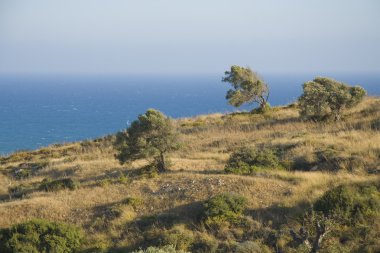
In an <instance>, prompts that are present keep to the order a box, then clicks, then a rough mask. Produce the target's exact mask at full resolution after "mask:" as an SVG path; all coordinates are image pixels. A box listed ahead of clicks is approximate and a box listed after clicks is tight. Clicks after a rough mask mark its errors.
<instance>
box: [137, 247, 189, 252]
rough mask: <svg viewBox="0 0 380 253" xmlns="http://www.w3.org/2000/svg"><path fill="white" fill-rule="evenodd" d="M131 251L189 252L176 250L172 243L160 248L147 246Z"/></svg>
mask: <svg viewBox="0 0 380 253" xmlns="http://www.w3.org/2000/svg"><path fill="white" fill-rule="evenodd" d="M132 253H189V252H186V251H183V250H176V249H175V247H174V246H173V245H168V246H164V247H162V248H158V247H149V248H147V249H146V250H142V249H141V250H137V251H133V252H132Z"/></svg>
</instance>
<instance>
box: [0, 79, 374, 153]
mask: <svg viewBox="0 0 380 253" xmlns="http://www.w3.org/2000/svg"><path fill="white" fill-rule="evenodd" d="M314 76H316V75H315V74H267V75H265V81H266V82H267V83H268V84H269V86H270V90H271V92H270V97H269V102H270V104H271V105H273V106H277V105H286V104H289V103H292V102H295V101H296V100H297V98H298V97H299V96H300V94H301V93H302V84H303V83H304V82H306V81H308V80H312V79H313V78H314ZM328 76H329V77H332V78H335V79H338V80H341V81H344V82H346V83H348V84H352V85H355V84H359V85H361V86H362V87H364V88H365V89H366V90H367V91H368V94H369V95H372V96H380V75H379V74H330V75H328ZM221 79H222V76H221V75H217V74H215V75H213V74H208V75H205V74H204V75H14V74H3V75H0V155H8V154H10V153H12V152H15V151H19V150H33V149H37V148H39V147H44V146H48V145H51V144H55V143H67V142H73V141H79V140H87V139H93V138H97V137H102V136H105V135H108V134H113V133H116V132H117V131H120V130H122V129H125V128H126V127H128V125H129V124H130V123H131V122H132V121H133V120H134V119H136V117H137V116H138V115H139V114H142V113H144V112H145V111H146V110H147V109H149V108H155V109H158V110H160V111H162V112H163V113H165V114H166V115H168V116H170V117H172V118H181V117H192V116H196V115H199V114H209V113H228V112H233V111H237V110H239V111H246V110H251V109H252V108H253V107H254V105H245V106H243V107H241V108H234V107H232V106H230V105H229V104H228V103H227V101H226V99H225V94H226V92H227V90H228V89H229V84H227V83H223V82H221Z"/></svg>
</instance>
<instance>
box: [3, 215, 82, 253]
mask: <svg viewBox="0 0 380 253" xmlns="http://www.w3.org/2000/svg"><path fill="white" fill-rule="evenodd" d="M82 240H83V236H82V233H81V231H80V230H79V229H78V228H76V227H74V226H71V225H66V224H63V223H57V222H48V221H45V220H31V221H28V222H25V223H22V224H18V225H15V226H13V227H11V228H8V229H2V230H0V252H2V253H12V252H28V253H29V252H30V253H40V252H59V253H73V252H78V250H79V249H80V247H81V243H82Z"/></svg>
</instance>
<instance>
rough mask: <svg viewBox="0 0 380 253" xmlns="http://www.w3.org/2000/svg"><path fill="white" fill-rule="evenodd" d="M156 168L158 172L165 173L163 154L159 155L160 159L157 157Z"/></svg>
mask: <svg viewBox="0 0 380 253" xmlns="http://www.w3.org/2000/svg"><path fill="white" fill-rule="evenodd" d="M157 167H158V168H157V169H158V172H165V171H166V164H165V157H164V153H163V152H161V153H160V157H159V160H158V164H157Z"/></svg>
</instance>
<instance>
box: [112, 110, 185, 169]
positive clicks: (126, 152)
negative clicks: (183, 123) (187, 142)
mask: <svg viewBox="0 0 380 253" xmlns="http://www.w3.org/2000/svg"><path fill="white" fill-rule="evenodd" d="M115 148H116V150H117V151H118V153H117V155H116V158H117V159H118V160H119V161H120V163H121V164H124V163H127V162H131V161H135V160H138V159H148V160H151V163H152V165H154V166H156V169H157V170H158V171H159V172H164V171H166V170H167V163H166V159H165V156H166V154H167V153H168V152H170V151H174V150H176V149H178V148H179V144H178V140H177V133H176V131H175V128H174V126H173V123H172V120H171V119H170V118H169V117H167V116H165V115H164V114H163V113H161V112H160V111H157V110H154V109H149V110H147V111H146V112H145V113H144V114H142V115H139V116H138V119H137V120H135V121H133V122H132V124H131V125H130V127H128V128H127V129H126V130H125V131H122V132H119V133H118V134H117V136H116V142H115Z"/></svg>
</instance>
